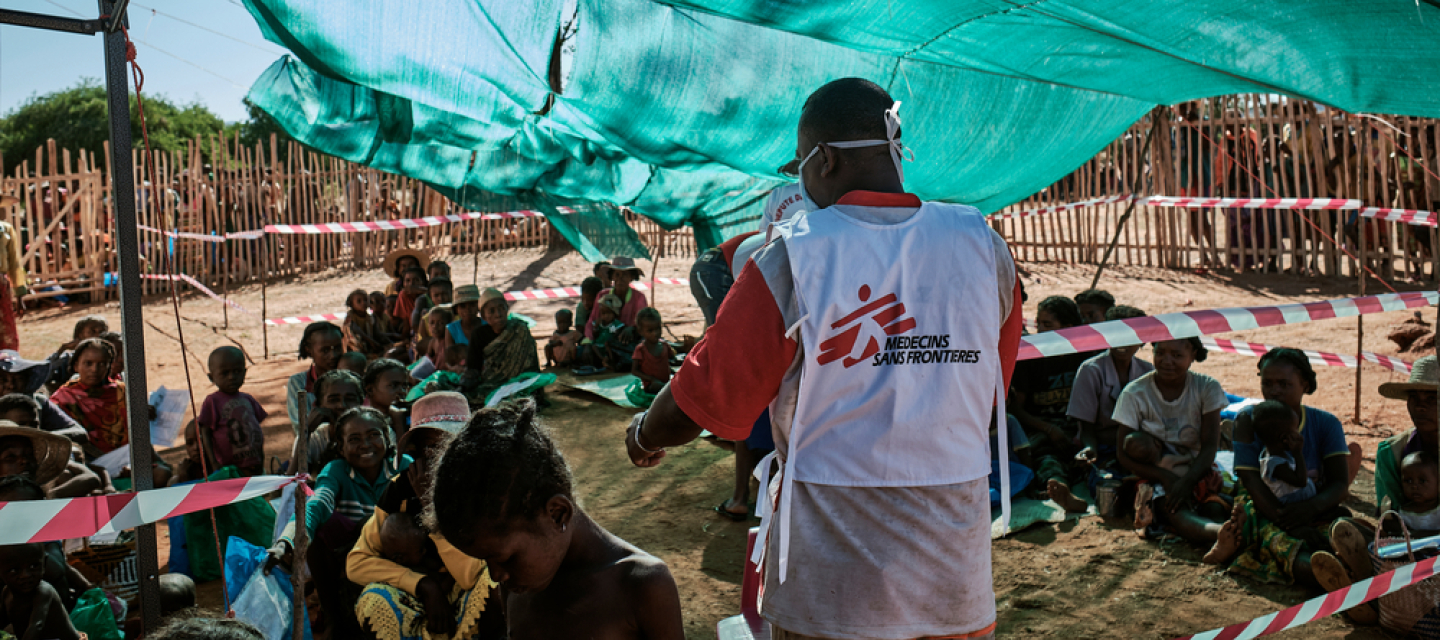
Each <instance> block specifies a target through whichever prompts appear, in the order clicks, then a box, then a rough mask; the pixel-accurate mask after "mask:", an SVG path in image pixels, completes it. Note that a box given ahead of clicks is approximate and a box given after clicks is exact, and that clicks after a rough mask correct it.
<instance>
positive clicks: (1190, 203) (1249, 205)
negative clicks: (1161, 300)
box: [1140, 196, 1365, 209]
mask: <svg viewBox="0 0 1440 640" xmlns="http://www.w3.org/2000/svg"><path fill="white" fill-rule="evenodd" d="M1140 204H1142V205H1146V206H1151V207H1184V208H1189V209H1210V208H1219V207H1226V208H1236V209H1359V208H1360V207H1363V206H1365V204H1364V203H1363V202H1360V201H1359V200H1349V199H1345V198H1177V197H1175V196H1150V197H1148V198H1144V199H1142V200H1141V201H1140Z"/></svg>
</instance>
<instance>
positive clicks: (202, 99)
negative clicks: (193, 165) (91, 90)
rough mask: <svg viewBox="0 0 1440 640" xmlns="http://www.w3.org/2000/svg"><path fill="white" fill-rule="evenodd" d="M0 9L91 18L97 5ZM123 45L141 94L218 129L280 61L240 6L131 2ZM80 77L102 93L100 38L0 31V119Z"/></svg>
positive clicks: (222, 0) (74, 2)
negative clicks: (194, 106) (193, 112)
mask: <svg viewBox="0 0 1440 640" xmlns="http://www.w3.org/2000/svg"><path fill="white" fill-rule="evenodd" d="M0 8H5V9H15V10H19V11H28V12H31V13H46V14H51V15H57V16H62V17H68V18H78V17H85V18H91V17H94V16H95V15H96V8H97V5H96V2H95V1H94V0H0ZM130 38H131V40H132V41H134V43H135V50H136V61H137V62H138V63H139V64H140V68H141V70H142V71H144V73H145V88H144V90H143V91H144V93H146V94H150V93H154V94H156V95H164V96H166V97H167V98H168V99H170V100H171V101H172V102H175V103H177V104H189V103H200V104H203V105H205V106H206V107H208V108H209V109H210V110H211V111H212V112H214V113H215V114H216V115H219V116H220V117H221V118H222V119H224V120H225V121H226V122H237V121H241V120H244V119H245V117H246V116H245V106H244V105H243V104H242V103H241V99H242V98H244V97H245V93H246V92H247V91H249V89H250V85H251V84H252V83H253V82H255V79H256V78H258V77H260V73H261V72H263V71H264V70H265V69H266V68H267V67H269V66H270V64H271V63H273V62H275V60H276V59H278V58H279V57H280V56H281V55H283V54H284V53H285V50H284V49H282V48H281V47H280V46H279V45H276V44H274V43H272V42H269V41H267V40H265V38H264V37H263V36H261V35H260V28H259V27H258V26H256V25H255V20H254V19H253V18H251V17H250V13H249V12H248V11H246V10H245V7H244V6H243V4H242V2H241V0H131V2H130ZM87 77H88V78H94V79H95V80H96V81H98V82H99V83H101V85H102V86H103V85H104V82H105V51H104V48H103V45H102V38H101V36H99V35H91V36H82V35H76V34H70V33H61V32H58V31H45V30H41V29H32V28H28V27H17V26H12V25H0V115H3V114H8V113H10V112H11V111H13V110H14V109H15V108H16V107H18V106H20V105H21V104H23V103H24V102H25V101H26V100H28V99H29V98H30V97H31V96H35V95H44V94H46V93H50V92H53V91H59V90H62V89H65V88H68V87H72V86H74V85H76V84H77V83H79V82H80V80H81V79H82V78H87ZM133 89H134V87H133V86H131V90H133Z"/></svg>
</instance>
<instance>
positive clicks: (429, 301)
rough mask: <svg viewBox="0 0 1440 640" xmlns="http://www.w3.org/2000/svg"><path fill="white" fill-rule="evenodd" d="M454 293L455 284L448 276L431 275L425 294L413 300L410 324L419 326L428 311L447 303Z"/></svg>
mask: <svg viewBox="0 0 1440 640" xmlns="http://www.w3.org/2000/svg"><path fill="white" fill-rule="evenodd" d="M432 266H433V265H432ZM454 293H455V286H454V285H453V284H451V283H450V278H448V277H444V276H442V277H439V278H436V277H431V278H430V280H429V284H427V285H426V288H425V295H423V296H420V299H419V300H417V301H416V302H415V311H413V312H412V313H411V314H410V324H412V325H414V326H419V325H420V322H421V321H422V320H423V319H424V317H425V314H426V313H427V312H428V311H430V310H431V309H434V308H436V307H439V306H442V305H449V304H450V299H451V298H452V297H453V295H454ZM431 335H434V334H431Z"/></svg>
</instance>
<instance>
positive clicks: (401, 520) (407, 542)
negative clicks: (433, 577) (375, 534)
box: [380, 513, 445, 575]
mask: <svg viewBox="0 0 1440 640" xmlns="http://www.w3.org/2000/svg"><path fill="white" fill-rule="evenodd" d="M380 548H381V549H382V550H383V551H382V555H383V556H384V558H385V559H386V560H389V561H391V562H394V563H395V564H398V565H400V566H402V567H405V568H407V569H410V570H412V571H415V572H417V573H421V574H425V575H430V574H436V573H440V572H441V571H442V570H444V568H445V563H444V561H442V560H441V559H440V552H439V551H438V550H437V549H436V547H435V541H433V540H431V539H430V533H429V532H427V531H425V530H424V529H422V528H420V525H419V524H418V523H416V522H415V517H414V516H412V515H410V514H408V513H396V514H393V515H391V516H390V517H388V518H385V522H383V523H381V524H380Z"/></svg>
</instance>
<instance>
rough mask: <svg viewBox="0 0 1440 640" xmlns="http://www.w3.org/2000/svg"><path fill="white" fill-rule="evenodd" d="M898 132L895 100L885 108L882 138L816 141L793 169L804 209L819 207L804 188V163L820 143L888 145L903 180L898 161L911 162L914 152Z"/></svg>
mask: <svg viewBox="0 0 1440 640" xmlns="http://www.w3.org/2000/svg"><path fill="white" fill-rule="evenodd" d="M899 132H900V102H899V101H896V102H895V106H892V107H890V108H889V109H886V110H885V139H884V140H846V141H844V142H820V143H817V144H816V145H815V148H813V149H811V150H810V153H808V154H806V155H805V159H804V160H801V161H800V166H799V167H796V169H795V172H796V174H798V175H799V177H800V198H801V199H802V200H804V202H805V209H806V210H807V211H818V210H819V209H820V207H819V206H818V205H816V204H815V201H814V200H812V199H810V192H809V191H807V190H806V189H805V163H807V162H809V161H810V159H811V158H814V157H815V154H817V153H819V152H820V145H822V144H826V145H830V146H832V147H835V148H836V149H859V148H862V147H878V146H880V145H886V146H888V147H890V159H891V160H893V161H895V173H896V174H897V175H899V176H900V181H901V182H904V181H905V167H903V166H901V164H900V163H901V161H902V160H910V161H912V162H913V161H914V160H915V154H914V153H913V152H911V151H910V150H909V149H906V148H905V145H903V144H902V143H901V142H900V139H899V138H898V137H897V135H898V134H899ZM907 154H908V155H907Z"/></svg>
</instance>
